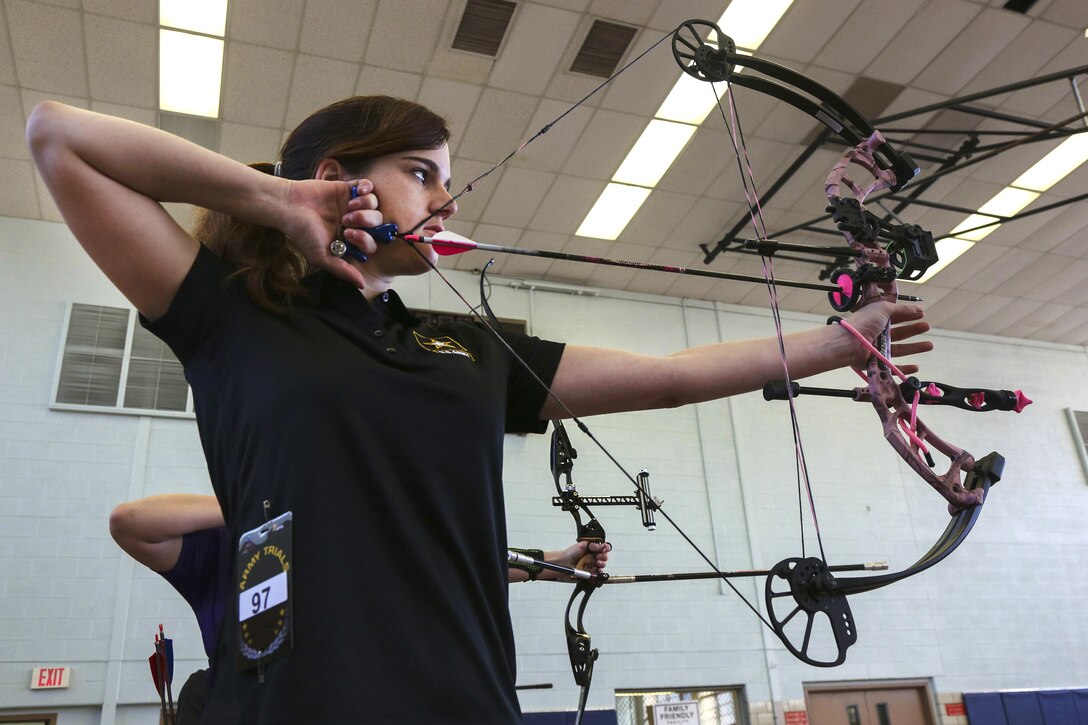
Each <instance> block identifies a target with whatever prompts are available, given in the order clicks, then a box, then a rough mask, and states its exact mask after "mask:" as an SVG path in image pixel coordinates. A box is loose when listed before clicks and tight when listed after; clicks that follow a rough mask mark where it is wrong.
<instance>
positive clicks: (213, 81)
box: [159, 28, 223, 118]
mask: <svg viewBox="0 0 1088 725" xmlns="http://www.w3.org/2000/svg"><path fill="white" fill-rule="evenodd" d="M222 78H223V41H222V40H221V39H219V38H209V37H207V36H204V35H193V34H192V33H180V32H177V31H175V30H166V29H165V28H160V29H159V108H160V109H161V110H163V111H172V112H174V113H188V114H190V115H193V116H205V117H208V118H216V117H218V116H219V94H220V86H221V83H222Z"/></svg>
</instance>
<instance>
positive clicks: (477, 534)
mask: <svg viewBox="0 0 1088 725" xmlns="http://www.w3.org/2000/svg"><path fill="white" fill-rule="evenodd" d="M228 275H229V270H228V269H227V268H226V267H225V265H224V263H223V262H222V261H221V260H220V259H219V258H218V257H217V256H215V255H214V254H213V253H212V252H211V251H209V250H207V249H206V248H203V247H202V248H201V251H200V253H199V255H198V256H197V259H196V261H195V263H194V265H193V268H192V270H191V271H190V272H189V274H188V276H187V277H186V279H185V281H184V282H183V283H182V286H181V288H180V289H179V290H178V293H177V296H176V298H175V299H174V301H173V302H172V304H171V306H170V309H169V311H168V312H167V313H166V314H165V315H164V316H163V317H161V318H160V319H158V320H156V321H154V322H152V323H148V325H147V326H148V329H150V330H151V331H152V332H154V333H155V334H156V335H158V336H159V337H161V338H162V339H163V340H165V341H166V342H167V343H168V344H169V345H170V347H171V349H173V350H174V352H175V353H176V354H177V356H178V358H179V359H180V360H181V362H182V363H183V364H184V366H185V374H186V378H187V380H188V381H189V384H190V386H191V387H192V390H193V399H194V403H195V406H196V414H197V423H198V427H199V430H200V435H201V441H202V443H203V447H204V452H205V456H206V457H207V461H208V469H209V472H210V474H211V480H212V485H213V487H214V488H215V492H216V495H217V496H218V498H219V502H220V504H221V505H222V507H223V512H224V515H225V516H226V519H227V525H228V527H229V528H230V530H231V534H232V536H233V541H234V542H235V544H236V543H237V540H238V536H239V535H240V534H241V533H242V532H244V531H248V530H250V529H252V528H254V527H256V526H258V525H260V524H261V523H263V522H264V520H265V518H264V512H263V508H262V502H263V501H265V500H268V501H270V503H271V511H270V513H271V515H272V516H275V515H278V514H280V513H283V512H284V511H291V512H292V513H293V516H294V521H293V526H294V538H293V547H294V557H293V558H294V562H293V567H294V568H293V576H294V580H293V589H294V591H293V611H294V625H295V626H294V649H293V651H292V653H291V654H290V655H289V656H288V657H286V658H284V659H280V660H277V661H275V662H272V663H270V664H269V665H268V666H267V667H266V669H265V682H264V684H258V682H257V677H256V675H255V674H254V673H244V674H239V673H237V672H236V670H235V667H234V661H233V647H234V642H235V640H236V637H237V614H236V611H235V609H234V607H231V608H230V609H228V616H227V622H226V626H225V627H224V628H223V636H221V637H220V640H219V643H218V647H217V650H216V660H215V672H216V675H215V677H216V680H215V683H214V685H213V690H212V695H211V701H210V704H209V710H208V715H207V720H206V722H215V723H220V722H232V721H244V722H257V721H260V722H270V723H271V722H277V723H278V722H283V723H296V722H347V721H365V722H427V723H512V722H517V721H519V720H520V715H519V708H518V703H517V699H516V695H515V692H514V677H515V666H514V642H513V632H512V628H511V625H510V615H509V608H508V600H507V584H506V568H507V567H506V559H505V550H506V546H507V543H506V525H505V514H504V508H503V496H502V453H503V433H504V431H511V432H514V431H522V432H541V431H542V430H543V429H544V427H545V423H543V422H541V421H540V420H539V415H538V414H539V411H540V409H541V406H542V405H543V402H544V399H545V395H546V393H545V391H544V390H543V388H541V387H540V385H539V384H538V383H537V382H535V381H534V380H533V379H532V378H531V376H530V375H529V374H528V373H527V372H526V371H525V370H524V369H523V368H522V367H521V365H519V364H518V363H517V361H515V360H514V359H513V358H512V356H511V355H510V354H509V352H508V351H507V350H506V349H505V348H503V347H502V346H501V345H500V344H499V343H498V342H497V341H496V340H495V339H494V337H493V335H492V334H491V333H490V332H488V331H487V330H485V329H483V328H482V327H480V326H477V325H473V324H466V323H443V324H440V325H437V326H434V327H428V326H423V325H421V324H420V323H419V320H418V319H416V318H415V317H414V316H412V315H411V314H410V313H409V312H408V311H407V310H406V309H405V307H404V306H403V304H402V303H401V301H400V300H399V298H398V297H397V295H396V294H395V293H393V292H389V293H387V294H385V295H382V296H381V297H379V298H377V299H376V300H375V301H374V302H373V303H368V302H367V301H366V299H365V298H364V297H363V296H362V295H361V294H360V293H359V291H358V290H356V289H354V288H353V287H352V286H350V285H349V284H347V283H345V282H342V281H340V280H338V279H336V278H334V277H332V276H330V275H328V274H326V273H318V274H315V275H313V276H311V277H310V278H308V279H307V280H306V283H307V285H308V287H309V289H310V291H311V292H312V295H313V304H311V305H300V306H299V307H298V308H297V309H296V311H295V312H294V313H293V314H292V315H291V316H289V317H280V316H276V315H272V314H269V313H267V312H265V311H263V310H261V309H259V308H258V307H256V306H255V305H253V304H252V303H250V301H249V300H248V298H247V297H246V295H245V293H244V291H243V288H242V285H241V283H240V281H238V280H236V279H234V280H232V279H230V278H229V276H228ZM505 339H507V341H508V342H509V343H510V344H511V345H512V346H513V348H514V349H515V350H517V352H518V354H519V355H520V356H521V357H522V358H523V359H525V360H526V361H527V362H528V363H529V364H530V365H531V366H532V367H533V369H534V370H535V372H536V373H537V374H538V375H539V376H540V377H541V378H542V379H543V380H544V381H545V382H550V381H551V379H552V377H553V375H554V373H555V369H556V367H557V366H558V364H559V359H560V357H561V356H562V351H563V346H562V345H561V344H557V343H552V342H547V341H543V340H539V339H537V338H533V337H527V336H523V335H505Z"/></svg>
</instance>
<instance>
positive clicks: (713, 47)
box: [672, 20, 737, 83]
mask: <svg viewBox="0 0 1088 725" xmlns="http://www.w3.org/2000/svg"><path fill="white" fill-rule="evenodd" d="M736 50H737V46H736V43H734V42H733V39H732V38H730V37H729V36H728V35H726V34H725V33H723V32H722V31H721V28H719V27H718V26H717V25H715V24H714V23H712V22H710V21H708V20H688V21H687V22H685V23H684V24H683V25H681V26H680V27H679V28H677V29H676V32H674V33H673V34H672V57H673V58H675V59H676V64H677V65H679V66H680V68H681V70H683V71H684V72H685V73H687V74H688V75H689V76H693V77H695V78H698V79H699V80H701V81H706V82H707V83H717V82H718V81H724V80H728V79H729V75H730V74H731V73H732V72H733V64H732V63H730V62H729V60H728V54H730V53H735V52H736Z"/></svg>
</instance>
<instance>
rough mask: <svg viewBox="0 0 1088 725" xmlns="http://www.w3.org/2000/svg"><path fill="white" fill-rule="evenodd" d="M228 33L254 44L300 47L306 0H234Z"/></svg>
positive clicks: (230, 36) (284, 47) (283, 47)
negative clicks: (300, 32)
mask: <svg viewBox="0 0 1088 725" xmlns="http://www.w3.org/2000/svg"><path fill="white" fill-rule="evenodd" d="M230 5H231V6H230V12H229V13H228V14H227V19H228V21H229V27H228V29H227V35H228V37H229V38H230V39H231V40H240V41H242V42H243V43H250V44H252V45H264V46H268V47H270V48H281V49H283V50H297V49H298V39H299V29H300V28H301V27H302V9H303V8H304V7H305V5H306V2H305V0H232V2H231V4H230Z"/></svg>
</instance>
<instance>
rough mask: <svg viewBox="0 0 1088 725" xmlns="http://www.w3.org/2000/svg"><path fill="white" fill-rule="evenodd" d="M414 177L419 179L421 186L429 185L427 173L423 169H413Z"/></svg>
mask: <svg viewBox="0 0 1088 725" xmlns="http://www.w3.org/2000/svg"><path fill="white" fill-rule="evenodd" d="M412 175H413V176H415V177H416V178H417V179H419V183H421V184H426V183H427V172H426V171H424V170H423V169H413V170H412Z"/></svg>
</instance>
